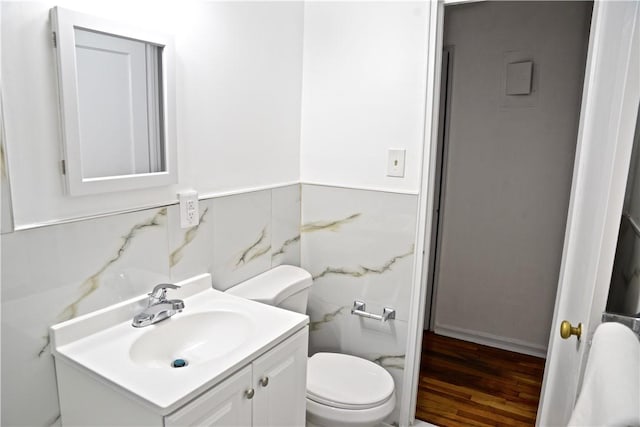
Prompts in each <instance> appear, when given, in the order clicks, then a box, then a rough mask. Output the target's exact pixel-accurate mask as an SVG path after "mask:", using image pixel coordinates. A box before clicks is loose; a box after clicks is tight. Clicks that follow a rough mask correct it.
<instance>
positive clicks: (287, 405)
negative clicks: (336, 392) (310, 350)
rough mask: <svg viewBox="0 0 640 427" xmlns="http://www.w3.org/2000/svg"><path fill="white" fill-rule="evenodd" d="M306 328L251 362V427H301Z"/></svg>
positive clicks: (304, 384)
mask: <svg viewBox="0 0 640 427" xmlns="http://www.w3.org/2000/svg"><path fill="white" fill-rule="evenodd" d="M308 340H309V331H308V329H307V328H305V329H304V330H302V331H300V332H298V333H297V334H296V335H294V336H293V337H292V338H289V339H288V340H287V341H285V342H284V343H282V344H280V345H278V346H277V347H276V348H274V349H273V350H271V351H269V352H268V353H266V354H265V355H263V356H261V357H260V358H258V359H257V360H256V361H255V362H253V381H254V382H253V384H254V385H253V387H254V388H255V390H256V394H255V397H254V399H253V426H254V427H258V426H264V427H286V426H290V427H298V426H304V423H305V415H306V397H307V343H308Z"/></svg>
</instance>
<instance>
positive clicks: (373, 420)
mask: <svg viewBox="0 0 640 427" xmlns="http://www.w3.org/2000/svg"><path fill="white" fill-rule="evenodd" d="M395 406H396V393H395V391H394V392H393V394H391V396H390V397H389V399H388V400H387V401H386V402H384V403H383V404H382V405H380V406H376V407H374V408H368V409H341V408H332V407H328V406H326V405H322V404H319V403H317V402H314V401H313V400H310V399H307V421H306V427H378V426H379V425H380V423H381V422H382V421H383V420H384V419H385V418H387V417H388V416H389V415H390V414H391V412H393V408H395Z"/></svg>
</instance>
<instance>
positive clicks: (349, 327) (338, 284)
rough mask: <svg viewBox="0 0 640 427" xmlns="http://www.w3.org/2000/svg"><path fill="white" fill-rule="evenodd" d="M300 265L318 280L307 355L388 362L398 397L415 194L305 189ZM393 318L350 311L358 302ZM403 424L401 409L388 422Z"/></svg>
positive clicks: (313, 290)
mask: <svg viewBox="0 0 640 427" xmlns="http://www.w3.org/2000/svg"><path fill="white" fill-rule="evenodd" d="M302 201H303V203H302V225H301V231H302V233H301V257H302V267H303V268H305V269H307V270H308V271H309V272H310V273H311V274H312V276H313V277H314V281H313V285H312V288H311V296H310V301H309V313H308V314H309V316H310V319H311V326H310V329H311V331H310V338H309V340H310V353H315V352H318V351H333V352H341V353H347V354H353V355H356V356H360V357H363V358H365V359H368V360H371V361H373V362H375V363H378V364H379V365H381V366H383V367H385V368H386V369H387V370H388V371H389V372H390V373H391V375H392V376H393V378H394V381H395V384H396V390H397V391H398V395H397V398H398V401H399V399H400V390H401V389H402V383H403V375H404V358H405V353H406V346H407V331H408V325H407V319H408V316H409V302H410V293H411V283H412V274H413V263H414V258H415V257H414V248H413V243H414V239H415V220H416V209H417V196H414V195H403V194H394V193H385V192H377V191H366V190H354V189H344V188H335V187H325V186H317V185H303V186H302ZM356 299H357V300H361V301H364V302H365V303H366V304H367V308H366V310H367V311H369V312H372V313H374V314H381V313H382V309H383V308H384V307H390V308H393V309H395V310H396V320H391V321H387V322H384V323H382V322H380V321H376V320H373V319H365V318H362V317H359V316H355V315H352V314H351V307H352V305H353V301H354V300H356ZM397 421H398V408H397V407H396V410H395V411H394V412H393V413H392V414H391V416H390V417H389V418H388V419H387V422H389V423H394V422H397Z"/></svg>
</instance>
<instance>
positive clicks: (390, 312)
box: [351, 300, 396, 322]
mask: <svg viewBox="0 0 640 427" xmlns="http://www.w3.org/2000/svg"><path fill="white" fill-rule="evenodd" d="M366 309H367V304H366V303H365V302H364V301H358V300H356V301H354V302H353V308H352V309H351V314H355V315H356V316H361V317H366V318H368V319H374V320H380V321H381V322H386V321H387V320H389V319H395V318H396V311H395V310H394V309H393V308H389V307H384V308H383V309H382V315H379V314H373V313H369V312H368V311H366Z"/></svg>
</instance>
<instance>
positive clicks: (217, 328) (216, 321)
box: [129, 310, 254, 368]
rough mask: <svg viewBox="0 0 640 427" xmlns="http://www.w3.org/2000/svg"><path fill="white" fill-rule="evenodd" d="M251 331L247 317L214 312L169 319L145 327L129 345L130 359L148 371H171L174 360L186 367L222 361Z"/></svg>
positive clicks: (251, 327)
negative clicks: (183, 363)
mask: <svg viewBox="0 0 640 427" xmlns="http://www.w3.org/2000/svg"><path fill="white" fill-rule="evenodd" d="M253 330H254V325H253V322H252V321H251V320H250V318H249V317H247V316H245V315H244V314H242V313H237V312H234V311H224V310H216V311H209V312H203V313H195V314H190V315H186V316H181V317H172V318H169V319H167V320H163V321H162V322H160V323H158V324H156V325H153V326H149V331H148V332H146V333H145V334H143V335H142V336H141V337H139V338H138V339H136V340H135V341H134V343H133V344H132V345H131V349H130V351H129V355H130V357H131V359H132V360H133V361H134V362H135V363H137V364H140V365H142V366H146V367H150V368H172V363H173V361H174V360H176V359H182V360H185V361H186V364H187V365H186V366H189V365H196V364H200V363H204V362H208V361H211V360H213V359H216V358H220V357H223V356H225V355H227V354H229V353H231V352H232V351H233V350H235V349H237V348H238V347H240V346H241V345H242V344H243V343H245V342H246V340H247V338H249V336H250V334H251V332H252V331H253Z"/></svg>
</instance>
